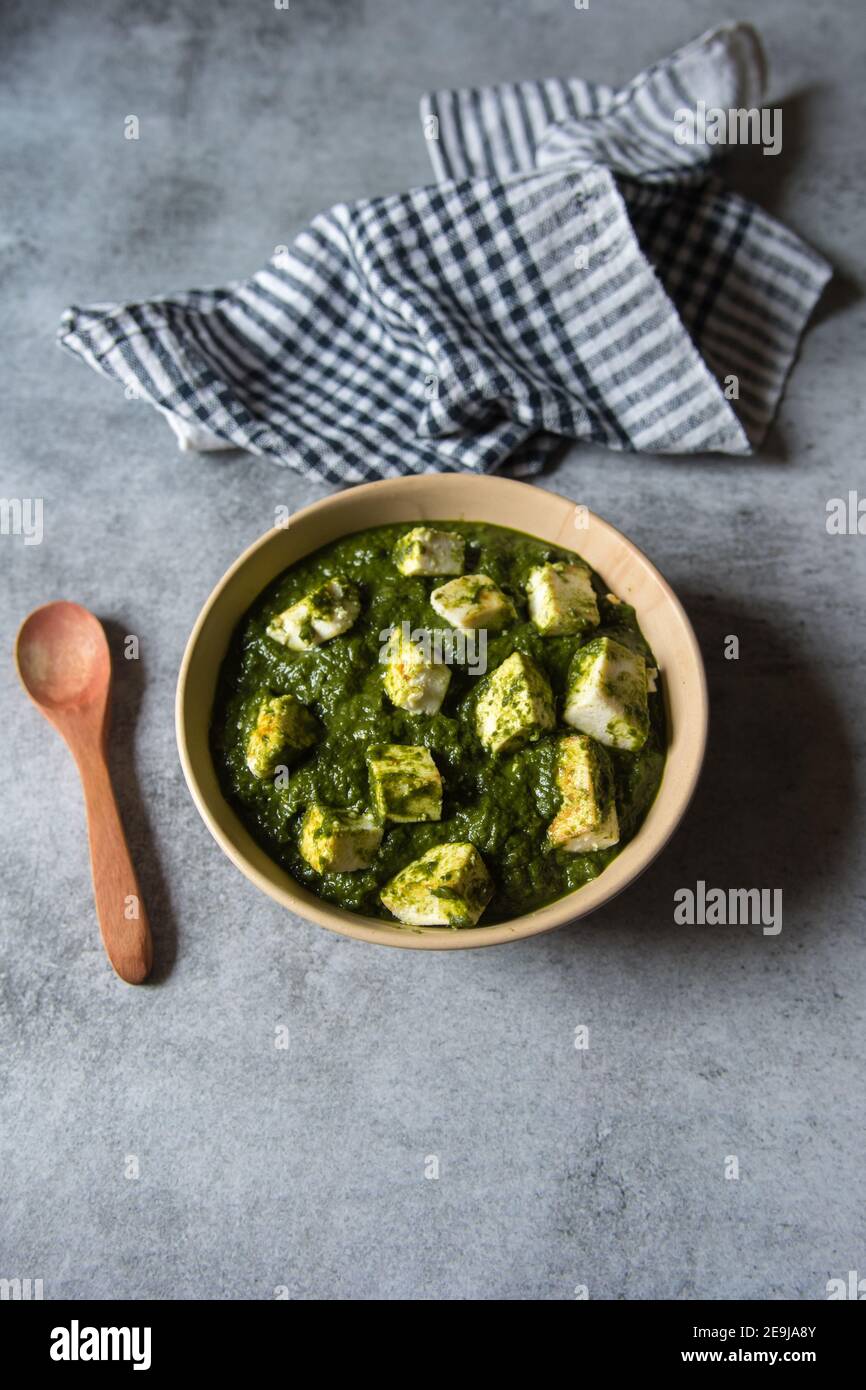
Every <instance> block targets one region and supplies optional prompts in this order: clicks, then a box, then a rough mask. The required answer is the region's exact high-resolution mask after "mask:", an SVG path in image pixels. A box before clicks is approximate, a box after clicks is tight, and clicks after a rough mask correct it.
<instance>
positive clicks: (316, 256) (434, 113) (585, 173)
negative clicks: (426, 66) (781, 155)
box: [59, 24, 830, 484]
mask: <svg viewBox="0 0 866 1390" xmlns="http://www.w3.org/2000/svg"><path fill="white" fill-rule="evenodd" d="M764 82H765V66H764V61H763V55H762V50H761V45H760V41H759V39H758V37H757V35H756V33H755V31H754V30H753V29H752V28H750V27H749V26H748V25H742V24H732V25H726V26H724V27H722V28H719V29H716V30H714V31H711V32H710V33H708V34H705V35H704V36H703V37H702V38H700V39H698V40H696V41H695V42H694V43H692V44H690V45H688V46H687V47H685V48H683V49H681V50H680V51H679V52H677V53H675V54H674V55H673V56H672V57H670V58H668V59H667V60H665V61H663V62H660V63H657V64H656V65H654V66H653V67H651V68H649V69H647V71H645V72H642V73H641V74H640V75H639V76H638V77H636V78H635V79H634V81H632V82H631V83H629V85H628V86H626V87H624V88H622V89H621V90H618V91H616V90H612V89H611V88H608V87H602V86H596V85H592V84H590V83H587V82H583V81H580V80H577V79H571V80H560V79H548V80H547V81H541V82H518V83H515V84H513V85H508V86H502V87H490V88H483V89H478V90H472V91H467V90H463V91H451V92H438V93H436V94H435V95H431V96H426V97H424V98H423V100H422V103H421V117H422V127H423V130H424V134H425V136H426V138H427V141H428V148H429V150H430V152H431V155H432V159H433V166H434V171H435V175H436V179H437V183H436V184H434V185H431V186H429V187H424V188H416V189H412V190H411V191H409V192H408V193H401V194H398V195H395V196H391V197H383V198H372V199H369V200H365V201H363V202H359V203H353V204H351V205H345V204H341V205H339V206H337V207H334V208H332V209H331V210H330V211H329V212H326V213H322V214H321V215H320V216H318V217H317V218H316V219H315V220H314V221H313V222H312V223H311V224H310V225H309V227H307V229H306V230H305V231H303V232H302V233H301V234H300V236H299V237H298V238H297V239H296V241H295V242H294V244H293V245H292V246H291V247H290V248H289V249H288V250H287V251H286V250H285V249H283V250H282V251H281V252H280V253H279V254H277V255H276V256H275V257H274V258H273V259H272V260H271V261H270V263H269V264H268V265H267V266H266V267H265V268H264V269H263V270H260V271H259V272H258V274H256V275H254V276H252V278H251V279H248V280H243V281H240V282H237V283H234V284H231V285H229V286H228V287H227V288H225V289H218V290H192V291H189V292H187V293H183V294H175V295H170V296H167V297H165V298H159V299H152V300H148V301H147V302H145V303H139V304H122V305H116V304H113V305H104V304H100V305H94V306H92V307H90V308H79V307H77V306H73V307H72V308H70V309H69V310H67V312H66V314H65V315H64V319H63V323H62V325H61V328H60V334H59V337H60V342H61V344H62V345H63V346H64V347H65V348H68V349H69V350H70V351H72V352H74V353H76V354H77V355H78V356H80V357H82V358H83V359H84V360H85V361H86V362H88V363H90V365H91V366H92V367H94V368H96V369H97V370H98V371H100V372H103V373H105V375H106V376H111V377H115V378H116V379H117V380H119V381H121V382H123V383H124V384H125V385H126V387H127V388H132V389H133V390H134V391H135V392H136V393H137V394H138V395H139V396H141V397H142V398H144V399H145V400H148V401H149V402H150V403H151V404H152V405H154V406H156V407H157V409H159V410H160V411H162V412H163V413H164V414H165V415H166V416H167V418H168V420H169V422H170V424H171V425H172V427H173V429H174V430H175V432H176V433H177V435H178V436H179V438H180V441H181V446H182V447H184V448H193V449H212V448H232V447H237V448H241V449H247V450H249V451H250V452H252V453H255V454H263V455H267V456H268V457H270V458H273V459H274V460H275V461H276V462H278V463H287V464H291V465H292V466H293V467H295V468H297V469H299V470H301V471H303V472H307V471H312V472H314V473H317V474H319V475H321V476H322V477H323V478H325V479H327V480H328V481H329V482H331V483H336V484H341V483H352V482H358V481H367V480H370V479H374V478H382V477H388V476H393V475H395V474H403V473H419V472H424V471H428V470H431V469H442V470H459V469H471V470H473V471H478V472H481V471H490V470H492V469H496V468H498V467H500V466H501V465H503V464H504V463H505V462H506V461H508V463H509V466H510V467H511V468H512V469H513V470H514V471H517V472H524V473H526V472H532V471H533V470H534V469H536V468H538V467H540V466H541V465H542V464H543V462H544V460H545V458H546V457H547V456H548V455H549V454H550V452H551V450H552V449H553V448H554V447H557V446H558V445H559V443H560V442H561V439H562V437H566V438H568V439H579V440H589V441H591V442H592V443H594V444H603V445H606V446H608V447H609V448H611V449H629V450H634V451H638V452H654V453H670V454H682V453H694V452H698V451H718V452H721V453H730V454H748V453H750V452H751V450H752V448H753V447H754V446H755V445H757V444H759V443H760V441H761V439H762V438H763V435H764V433H765V431H766V429H767V427H768V425H769V423H770V421H771V419H772V417H773V414H774V412H775V410H776V406H777V404H778V401H779V398H780V395H781V392H782V389H783V387H784V383H785V378H786V376H787V374H788V371H789V370H790V368H791V365H792V362H793V360H794V357H795V354H796V350H797V345H798V342H799V339H800V335H801V333H802V332H803V329H804V327H805V324H806V321H807V319H808V317H809V314H810V313H811V311H812V309H813V307H814V305H815V302H816V300H817V299H818V297H819V295H820V293H821V290H822V288H823V286H824V285H825V283H826V281H827V279H828V278H829V274H830V272H829V268H828V266H827V265H826V264H825V263H824V261H822V260H821V259H820V257H818V256H817V255H816V254H815V253H814V252H813V251H812V250H810V249H809V248H808V247H807V246H805V245H804V244H803V242H801V241H800V240H799V239H798V238H797V237H795V236H794V235H793V234H792V233H791V232H789V231H787V230H786V229H785V228H784V227H782V226H780V224H779V223H778V222H776V221H774V219H773V218H771V217H768V216H767V215H766V213H764V212H762V211H761V210H760V209H759V208H757V207H755V206H754V205H752V204H751V203H749V202H746V201H745V200H744V199H742V198H740V197H738V196H737V195H736V194H734V193H732V192H730V191H728V190H727V189H726V188H725V187H724V186H723V184H722V183H721V182H720V181H719V180H718V178H717V177H716V176H715V175H714V174H713V173H712V172H711V168H712V156H713V155H714V154H715V153H716V152H717V147H713V146H711V145H708V144H700V143H695V144H679V143H677V140H676V139H675V127H676V124H677V117H676V112H677V110H680V111H682V110H683V109H695V108H696V103H698V102H699V101H703V102H704V103H705V104H706V107H707V108H710V107H713V108H719V109H721V110H723V111H728V110H731V109H739V108H751V107H753V106H755V105H756V104H760V102H761V99H762V96H763V91H764ZM680 119H682V118H680ZM733 378H735V379H736V385H732V379H733ZM737 391H738V393H739V395H738V398H736V393H737Z"/></svg>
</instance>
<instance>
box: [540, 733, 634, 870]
mask: <svg viewBox="0 0 866 1390" xmlns="http://www.w3.org/2000/svg"><path fill="white" fill-rule="evenodd" d="M556 785H557V787H558V788H559V791H560V795H561V797H562V805H561V807H560V810H559V813H558V814H557V816H556V817H555V818H554V820H552V821H551V823H550V825H549V826H548V827H547V835H548V839H549V840H550V842H551V844H553V845H556V846H557V848H558V849H563V850H566V851H567V852H568V853H569V854H589V853H591V852H592V851H593V850H597V849H610V848H611V846H612V845H615V844H618V843H619V821H618V819H617V814H616V798H615V796H614V779H613V768H612V767H611V764H610V758H609V756H608V754H607V752H606V751H605V749H604V748H602V746H601V744H600V743H596V742H595V740H594V739H591V738H590V737H589V735H588V734H571V735H569V736H568V737H567V738H561V739H559V741H558V745H557V750H556Z"/></svg>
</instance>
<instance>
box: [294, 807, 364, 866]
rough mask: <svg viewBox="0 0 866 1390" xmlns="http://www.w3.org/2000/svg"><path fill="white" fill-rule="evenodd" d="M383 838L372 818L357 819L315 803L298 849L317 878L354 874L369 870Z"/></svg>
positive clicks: (305, 822)
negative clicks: (321, 875) (326, 875)
mask: <svg viewBox="0 0 866 1390" xmlns="http://www.w3.org/2000/svg"><path fill="white" fill-rule="evenodd" d="M382 834H383V830H382V826H381V825H380V823H379V822H378V821H377V820H376V819H375V818H374V817H373V816H356V815H352V814H351V813H350V812H349V811H335V810H333V809H332V808H331V807H330V806H319V805H318V804H317V803H315V802H314V803H313V805H312V806H309V807H308V808H307V811H306V813H305V815H304V819H303V820H302V822H301V837H300V840H299V842H298V848H299V849H300V851H301V854H302V855H303V856H304V858H305V859H306V861H307V863H308V864H309V865H310V867H311V868H312V869H315V871H316V873H317V874H353V873H356V872H357V871H358V869H369V867H370V865H371V864H372V862H373V860H374V859H375V857H376V851H377V850H378V848H379V846H380V844H381V843H382Z"/></svg>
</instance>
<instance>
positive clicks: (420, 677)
mask: <svg viewBox="0 0 866 1390" xmlns="http://www.w3.org/2000/svg"><path fill="white" fill-rule="evenodd" d="M386 655H387V661H386V665H385V694H386V695H387V696H388V699H389V700H390V701H391V703H392V704H394V705H396V706H397V707H398V709H405V710H407V711H408V712H409V714H436V713H438V711H439V709H440V707H441V705H442V701H443V700H444V699H445V694H446V692H447V690H448V684H449V682H450V680H451V672H450V670H449V669H448V667H447V666H445V665H444V664H443V662H441V661H433V660H432V658H431V657H429V656H428V653H426V652H425V651H424V649H423V647H422V646H421V645H420V643H418V642H413V641H412V640H411V638H409V637H407V636H406V634H405V632H403V631H398V630H397V629H396V628H395V629H394V630H393V632H392V634H391V639H390V641H389V643H388V646H387V651H386Z"/></svg>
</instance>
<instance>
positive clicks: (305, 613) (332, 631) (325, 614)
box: [266, 575, 361, 652]
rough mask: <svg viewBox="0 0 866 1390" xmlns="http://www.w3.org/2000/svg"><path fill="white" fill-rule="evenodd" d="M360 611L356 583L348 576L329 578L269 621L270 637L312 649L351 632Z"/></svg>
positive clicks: (297, 648) (299, 648)
mask: <svg viewBox="0 0 866 1390" xmlns="http://www.w3.org/2000/svg"><path fill="white" fill-rule="evenodd" d="M360 611H361V600H360V597H359V595H358V590H357V588H356V586H355V585H354V584H353V583H352V582H351V580H349V579H344V578H342V577H340V576H336V575H335V576H334V578H333V579H326V580H325V582H324V584H320V585H319V587H318V588H317V589H314V590H313V591H312V593H310V594H306V595H305V597H304V598H302V599H301V600H300V601H299V602H298V603H293V604H292V606H291V608H287V609H285V611H284V612H282V613H278V614H277V616H276V617H275V618H274V619H273V620H272V621H271V623H270V624H269V625H268V627H267V629H266V631H267V634H268V636H269V637H272V638H273V639H274V641H275V642H279V643H280V645H281V646H283V647H291V648H292V650H293V651H296V652H306V651H309V650H310V648H311V647H318V646H319V645H320V644H321V643H322V642H329V641H330V640H331V638H332V637H339V636H341V634H342V633H344V632H348V631H349V628H350V627H351V626H352V625H353V623H354V622H355V620H356V618H357V617H358V614H359V613H360Z"/></svg>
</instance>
